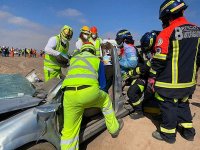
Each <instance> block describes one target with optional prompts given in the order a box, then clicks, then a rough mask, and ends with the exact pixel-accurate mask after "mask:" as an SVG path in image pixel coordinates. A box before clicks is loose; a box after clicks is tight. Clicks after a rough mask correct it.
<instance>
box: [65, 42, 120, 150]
mask: <svg viewBox="0 0 200 150" xmlns="http://www.w3.org/2000/svg"><path fill="white" fill-rule="evenodd" d="M95 52H96V49H95V47H94V45H92V44H91V43H85V44H84V45H83V46H82V47H81V49H80V53H79V54H77V55H76V56H74V57H72V58H71V59H70V66H69V68H68V72H67V75H66V78H65V80H64V81H63V84H62V89H63V91H64V100H63V108H64V127H63V129H62V136H61V150H71V149H79V132H80V126H81V121H82V116H83V112H84V109H86V108H91V107H98V108H100V109H101V111H102V113H103V115H104V117H105V122H106V126H107V129H108V131H109V133H110V134H111V136H112V137H113V138H116V137H117V136H118V135H119V132H120V130H121V129H122V127H123V120H122V119H118V120H117V118H116V116H115V112H114V110H113V107H112V102H111V100H110V98H109V95H108V94H107V93H106V92H104V91H103V90H102V89H104V88H105V86H106V82H105V81H106V79H105V72H104V65H103V62H101V61H100V59H99V58H98V57H97V56H95Z"/></svg>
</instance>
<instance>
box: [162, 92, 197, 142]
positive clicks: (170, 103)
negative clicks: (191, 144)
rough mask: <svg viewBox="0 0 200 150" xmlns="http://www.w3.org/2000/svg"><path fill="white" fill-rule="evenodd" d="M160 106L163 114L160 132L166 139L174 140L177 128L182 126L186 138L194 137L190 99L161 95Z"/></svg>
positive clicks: (182, 132)
mask: <svg viewBox="0 0 200 150" xmlns="http://www.w3.org/2000/svg"><path fill="white" fill-rule="evenodd" d="M159 96H160V97H161V98H162V99H163V101H161V100H159V107H160V110H161V115H162V123H161V125H160V133H161V136H162V138H163V139H164V140H165V141H169V142H173V141H175V138H176V128H177V127H178V126H179V128H181V129H182V130H181V134H182V135H183V136H185V137H186V138H190V137H194V135H195V129H194V128H193V127H192V115H191V111H190V107H189V101H188V100H187V101H183V99H172V98H166V97H163V96H161V95H159Z"/></svg>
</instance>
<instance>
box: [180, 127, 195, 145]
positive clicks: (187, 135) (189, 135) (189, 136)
mask: <svg viewBox="0 0 200 150" xmlns="http://www.w3.org/2000/svg"><path fill="white" fill-rule="evenodd" d="M177 131H178V132H179V133H180V135H181V136H182V137H183V138H184V139H186V140H187V141H194V136H195V134H196V133H195V129H194V128H189V129H185V128H183V127H181V126H179V125H178V126H177Z"/></svg>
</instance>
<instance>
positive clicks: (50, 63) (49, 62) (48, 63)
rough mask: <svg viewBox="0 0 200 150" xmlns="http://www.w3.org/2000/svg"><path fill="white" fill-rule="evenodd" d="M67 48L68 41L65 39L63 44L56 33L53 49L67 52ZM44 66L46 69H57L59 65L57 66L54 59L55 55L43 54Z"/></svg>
mask: <svg viewBox="0 0 200 150" xmlns="http://www.w3.org/2000/svg"><path fill="white" fill-rule="evenodd" d="M68 49H69V42H68V41H67V43H66V44H65V45H64V44H62V42H61V38H60V35H56V48H55V50H57V51H59V52H61V53H64V54H67V52H68ZM44 66H45V68H46V69H48V68H49V69H53V70H59V69H60V68H61V67H60V66H59V64H58V63H57V61H56V58H55V56H52V55H48V54H45V59H44Z"/></svg>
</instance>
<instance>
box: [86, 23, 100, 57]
mask: <svg viewBox="0 0 200 150" xmlns="http://www.w3.org/2000/svg"><path fill="white" fill-rule="evenodd" d="M90 32H91V37H90V39H89V41H90V42H91V43H92V44H93V45H94V46H95V49H96V56H98V57H102V51H101V43H102V39H101V38H100V37H99V36H98V31H97V28H96V27H95V26H93V27H91V28H90Z"/></svg>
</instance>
